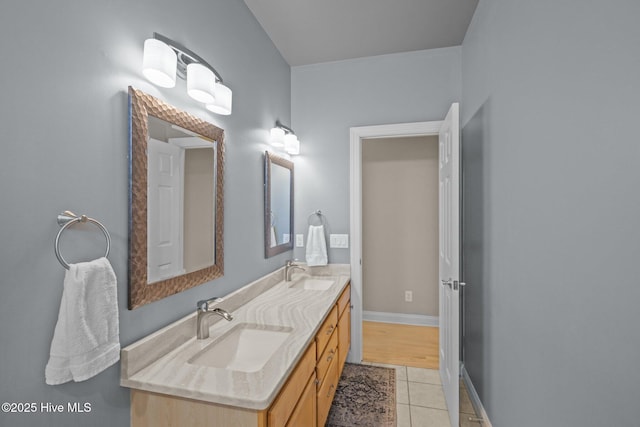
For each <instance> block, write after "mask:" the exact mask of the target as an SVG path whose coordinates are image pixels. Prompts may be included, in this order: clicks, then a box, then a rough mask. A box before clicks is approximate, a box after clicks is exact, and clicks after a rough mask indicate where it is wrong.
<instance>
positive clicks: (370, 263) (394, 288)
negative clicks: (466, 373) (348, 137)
mask: <svg viewBox="0 0 640 427" xmlns="http://www.w3.org/2000/svg"><path fill="white" fill-rule="evenodd" d="M362 208H363V210H362V252H363V258H362V276H363V283H362V285H363V321H364V323H363V361H364V362H377V363H388V364H395V365H405V366H413V367H416V368H427V369H438V342H439V341H438V296H439V295H438V291H439V289H438V137H437V136H404V137H394V138H366V139H363V140H362Z"/></svg>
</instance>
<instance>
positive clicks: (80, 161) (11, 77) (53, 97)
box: [0, 0, 291, 427]
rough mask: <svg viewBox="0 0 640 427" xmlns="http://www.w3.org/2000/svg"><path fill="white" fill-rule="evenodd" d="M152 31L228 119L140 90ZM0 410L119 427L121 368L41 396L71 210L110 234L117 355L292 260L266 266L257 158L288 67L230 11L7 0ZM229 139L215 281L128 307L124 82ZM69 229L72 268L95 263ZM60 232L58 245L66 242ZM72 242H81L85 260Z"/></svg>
mask: <svg viewBox="0 0 640 427" xmlns="http://www.w3.org/2000/svg"><path fill="white" fill-rule="evenodd" d="M154 31H157V32H159V33H161V34H164V35H166V36H168V37H170V38H173V39H175V40H176V41H178V42H181V43H183V44H185V45H186V46H188V47H189V48H191V49H193V50H194V51H195V52H197V53H198V54H199V55H201V56H202V57H203V58H205V59H206V60H207V61H209V62H210V63H211V64H212V65H214V66H215V67H216V69H217V70H218V71H219V72H220V73H221V74H222V76H223V77H224V78H225V82H226V83H228V85H229V86H230V87H231V88H232V89H233V94H234V106H233V114H232V115H231V116H226V117H223V116H216V115H213V114H211V113H209V112H208V111H207V110H205V109H204V108H202V107H200V106H199V105H197V104H196V103H195V102H193V101H192V100H190V98H189V97H188V96H187V95H186V90H185V83H184V81H181V80H180V81H179V82H178V87H176V88H174V89H160V88H156V87H154V86H152V85H151V84H150V83H148V82H147V81H146V80H144V79H143V77H142V74H141V71H140V68H141V62H142V46H143V42H144V40H145V39H146V38H148V37H150V36H151V35H152V33H153V32H154ZM0 52H2V56H3V58H4V59H3V66H2V68H1V71H0V94H1V96H0V117H1V118H0V122H1V123H2V125H1V128H2V132H1V133H2V147H3V153H2V155H0V198H1V200H2V208H1V209H0V219H1V221H0V241H1V242H2V244H1V245H0V272H1V275H0V402H37V403H38V404H39V403H40V402H52V403H55V404H64V405H66V403H67V402H88V403H91V404H92V411H91V412H90V413H89V414H80V415H70V414H55V415H46V414H22V415H20V414H18V415H13V414H4V413H0V425H2V426H29V427H33V426H44V425H47V426H65V427H66V426H80V425H82V426H87V425H91V426H105V427H106V426H109V427H111V426H125V425H128V424H129V391H128V389H125V388H121V387H120V386H119V364H117V365H115V366H113V367H111V368H109V369H108V370H107V371H105V372H103V373H101V374H99V375H98V376H97V377H94V378H93V379H90V380H88V381H85V382H81V383H68V384H64V385H60V386H47V385H45V383H44V368H45V365H46V362H47V359H48V354H49V345H50V343H51V338H52V335H53V329H54V325H55V322H56V319H57V315H58V308H59V303H60V297H61V294H62V280H63V277H64V269H63V268H62V266H61V265H60V264H58V261H57V260H56V258H55V256H54V252H53V240H54V237H55V235H56V233H57V232H58V226H57V224H56V215H57V214H58V213H59V212H61V211H63V210H65V209H70V210H73V211H75V212H76V213H85V214H88V215H89V216H93V217H95V218H96V219H99V220H100V221H102V222H103V223H104V224H105V226H106V227H107V228H108V229H109V231H110V232H111V237H112V249H111V254H110V256H109V259H110V260H111V263H112V264H113V266H114V269H115V272H116V276H117V278H118V292H119V298H118V300H119V306H120V339H121V343H122V345H127V344H129V343H131V342H133V341H134V340H136V339H139V338H141V337H143V336H145V335H147V334H149V333H150V332H153V331H155V330H157V329H158V328H160V327H162V326H164V325H166V324H168V323H170V322H172V321H174V320H176V319H178V318H180V317H182V316H184V315H186V314H188V313H190V312H191V311H192V310H194V308H195V302H196V301H197V300H198V299H202V298H204V297H210V296H213V295H224V294H227V293H229V292H230V291H232V290H234V289H236V288H238V287H240V286H242V285H244V284H246V283H247V282H249V281H251V280H253V279H256V278H258V277H260V276H262V275H264V274H266V273H267V272H270V271H273V270H274V269H276V268H277V267H279V266H281V265H282V264H283V263H284V260H285V259H286V258H287V257H290V256H291V253H288V254H287V253H284V254H281V255H280V256H277V257H274V258H270V259H269V260H265V259H264V239H263V229H264V226H263V212H264V211H263V191H262V188H263V187H262V183H263V153H264V150H265V149H267V148H268V145H267V139H268V134H269V129H270V128H271V127H272V126H273V123H274V122H275V120H276V119H278V118H279V119H281V120H282V121H283V122H288V121H289V120H290V90H291V85H290V68H289V66H288V65H287V64H286V63H285V61H284V60H283V59H282V57H281V56H280V54H279V53H278V51H277V50H276V49H275V48H274V46H273V45H272V43H271V42H270V41H269V38H268V37H267V36H266V34H265V33H264V32H263V30H262V28H261V27H260V26H259V25H258V23H257V22H256V21H255V19H254V17H253V15H252V14H251V13H250V12H249V10H248V9H247V8H246V6H245V4H244V2H243V1H242V0H213V1H212V0H185V1H182V2H167V1H162V2H158V1H151V0H144V1H136V2H127V1H122V0H113V1H101V2H77V1H71V0H61V1H56V2H42V1H34V0H27V1H17V0H5V1H3V2H2V5H1V6H0ZM129 85H133V86H134V87H136V88H138V89H141V90H143V91H146V92H148V93H150V94H152V95H154V96H158V97H160V98H163V99H165V100H167V101H168V102H170V103H171V104H174V105H176V106H177V107H179V108H182V109H185V110H187V111H189V112H191V113H193V114H196V115H198V116H201V117H203V118H205V119H207V120H209V121H211V122H212V123H214V124H216V125H218V126H221V127H222V128H224V129H225V131H226V144H227V149H226V169H225V232H224V234H225V276H224V277H223V278H221V279H219V280H216V281H214V282H211V283H207V284H204V285H202V286H199V287H196V288H194V289H191V290H189V291H186V292H183V293H180V294H178V295H175V296H172V297H169V298H167V299H165V300H162V301H159V302H155V303H152V304H149V305H146V306H144V307H141V308H138V309H136V310H133V311H129V310H127V251H128V249H127V245H128V243H127V217H128V214H127V204H128V202H127V165H128V160H127V145H128V139H127V138H128V135H127V95H126V91H127V86H129ZM87 230H89V231H85V232H83V231H75V232H71V231H70V232H69V234H68V236H67V237H65V241H66V245H65V247H64V249H63V250H65V252H64V255H65V257H67V259H68V260H69V261H74V260H76V261H77V260H81V259H83V258H84V257H87V258H90V257H94V256H98V255H100V254H101V252H102V251H103V247H102V245H103V242H102V240H101V237H100V235H99V233H96V232H95V231H93V230H91V229H87ZM65 235H67V233H65ZM75 246H81V247H82V246H91V247H90V248H87V251H86V253H82V252H80V251H79V250H77V248H75Z"/></svg>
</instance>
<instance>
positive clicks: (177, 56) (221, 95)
mask: <svg viewBox="0 0 640 427" xmlns="http://www.w3.org/2000/svg"><path fill="white" fill-rule="evenodd" d="M142 73H143V74H144V76H145V77H146V78H147V79H148V80H149V81H151V82H152V83H154V84H156V85H158V86H160V87H166V88H171V87H174V86H175V85H176V75H177V76H178V77H180V78H181V79H186V80H187V93H188V94H189V96H190V97H192V98H193V99H195V100H196V101H198V102H202V103H203V104H205V106H206V108H207V110H209V111H212V112H214V113H216V114H223V115H229V114H231V105H232V92H231V89H229V88H228V87H227V86H225V85H224V84H223V83H222V77H221V76H220V73H218V72H217V71H216V70H215V68H213V67H212V66H211V65H209V64H208V63H207V61H205V60H204V59H202V58H201V57H200V56H198V55H196V54H195V53H194V52H192V51H191V50H189V49H187V48H186V47H184V46H182V45H181V44H179V43H176V42H175V41H173V40H171V39H169V38H167V37H165V36H163V35H161V34H158V33H153V38H151V39H147V40H145V42H144V58H143V60H142Z"/></svg>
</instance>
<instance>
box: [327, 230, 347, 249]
mask: <svg viewBox="0 0 640 427" xmlns="http://www.w3.org/2000/svg"><path fill="white" fill-rule="evenodd" d="M329 247H330V248H342V249H347V248H349V235H348V234H330V235H329Z"/></svg>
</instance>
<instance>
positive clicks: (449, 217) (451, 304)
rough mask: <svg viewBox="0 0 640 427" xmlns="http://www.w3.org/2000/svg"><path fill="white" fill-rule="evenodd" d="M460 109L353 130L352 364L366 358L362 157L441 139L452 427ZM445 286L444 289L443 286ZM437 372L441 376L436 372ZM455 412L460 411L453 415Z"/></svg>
mask: <svg viewBox="0 0 640 427" xmlns="http://www.w3.org/2000/svg"><path fill="white" fill-rule="evenodd" d="M459 123H460V122H459V104H458V103H453V104H452V105H451V108H450V109H449V111H448V113H447V115H446V117H445V119H444V120H442V121H436V122H419V123H406V124H397V125H382V126H366V127H356V128H351V130H350V190H351V191H350V230H351V250H350V256H351V285H352V288H351V289H352V293H351V301H352V304H353V306H352V307H353V309H352V320H351V329H352V340H351V352H350V354H349V356H348V360H349V361H350V362H352V363H361V362H362V356H363V354H362V353H363V352H362V350H363V325H362V320H363V315H364V309H363V267H362V260H363V228H362V222H363V221H362V218H363V204H362V194H363V187H362V154H363V144H364V143H365V141H366V140H367V139H375V138H384V137H402V136H404V137H408V136H430V135H438V141H439V148H438V153H439V173H438V188H439V189H438V199H439V200H438V210H439V215H438V216H439V227H438V228H439V233H438V234H439V236H438V258H439V261H438V279H439V280H438V289H439V310H438V318H439V328H440V331H439V341H440V342H439V368H440V369H439V377H440V379H441V380H442V389H443V391H444V397H445V400H446V406H447V407H448V408H449V420H450V424H451V425H456V426H457V425H458V420H459V413H458V407H459V391H458V387H459V375H458V373H459V363H460V359H459V301H460V300H459V293H460V291H459V289H460V286H461V282H460V270H459V258H460V251H459V248H460V247H459V240H460V228H459V213H460V206H459V203H460V200H459V185H460V184H459V182H460V181H459V179H460V175H459V173H460V169H459V165H460V158H459V148H460V127H459V126H460V125H459ZM440 285H441V286H440ZM436 372H437V371H436ZM453 408H455V409H453Z"/></svg>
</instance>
